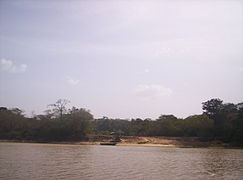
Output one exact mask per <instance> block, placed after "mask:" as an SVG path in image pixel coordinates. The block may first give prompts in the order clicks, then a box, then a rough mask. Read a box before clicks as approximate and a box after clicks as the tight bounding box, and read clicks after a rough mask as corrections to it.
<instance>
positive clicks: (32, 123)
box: [0, 99, 243, 145]
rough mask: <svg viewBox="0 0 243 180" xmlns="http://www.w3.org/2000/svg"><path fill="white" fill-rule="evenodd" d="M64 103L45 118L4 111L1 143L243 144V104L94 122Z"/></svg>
mask: <svg viewBox="0 0 243 180" xmlns="http://www.w3.org/2000/svg"><path fill="white" fill-rule="evenodd" d="M68 103H69V101H68V100H64V99H60V100H58V101H57V102H56V103H54V104H51V105H49V106H48V107H49V109H48V110H47V111H46V112H45V114H42V115H36V116H34V117H32V118H29V117H25V116H24V115H23V112H22V111H21V110H20V109H18V108H14V109H8V108H6V107H1V108H0V139H19V140H34V141H47V142H48V141H77V140H88V137H89V135H90V134H96V135H101V134H102V135H104V134H110V133H111V132H119V133H120V134H123V135H126V136H177V137H198V138H200V140H202V141H209V140H221V141H223V142H233V143H236V144H241V145H242V142H243V103H239V104H233V103H223V101H222V100H221V99H211V100H208V101H206V102H203V103H202V110H203V113H202V114H199V115H192V116H189V117H187V118H184V119H182V118H177V117H176V116H174V115H161V116H159V117H158V118H157V119H155V120H152V119H140V118H137V119H131V120H125V119H111V118H108V117H103V118H99V119H94V117H93V115H92V114H91V112H90V111H89V110H86V109H84V108H76V107H72V108H71V109H67V108H66V105H67V104H68Z"/></svg>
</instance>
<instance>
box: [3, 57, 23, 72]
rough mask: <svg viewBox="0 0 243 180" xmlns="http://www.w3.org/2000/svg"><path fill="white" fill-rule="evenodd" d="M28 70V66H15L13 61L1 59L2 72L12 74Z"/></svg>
mask: <svg viewBox="0 0 243 180" xmlns="http://www.w3.org/2000/svg"><path fill="white" fill-rule="evenodd" d="M26 69H27V65H26V64H21V65H19V66H17V65H15V64H14V63H13V62H12V61H11V60H7V59H4V58H3V59H1V60H0V70H1V71H6V72H10V73H23V72H25V71H26Z"/></svg>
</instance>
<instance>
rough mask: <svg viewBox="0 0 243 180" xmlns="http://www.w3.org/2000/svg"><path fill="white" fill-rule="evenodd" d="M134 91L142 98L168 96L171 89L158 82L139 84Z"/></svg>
mask: <svg viewBox="0 0 243 180" xmlns="http://www.w3.org/2000/svg"><path fill="white" fill-rule="evenodd" d="M135 93H136V94H137V95H138V96H139V97H141V98H142V99H144V100H149V99H156V98H161V97H164V96H170V95H171V93H172V90H171V89H170V88H166V87H163V86H161V85H158V84H140V85H138V86H137V87H136V88H135Z"/></svg>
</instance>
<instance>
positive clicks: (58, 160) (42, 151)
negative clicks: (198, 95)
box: [0, 143, 243, 180]
mask: <svg viewBox="0 0 243 180" xmlns="http://www.w3.org/2000/svg"><path fill="white" fill-rule="evenodd" d="M242 157H243V150H242V149H211V148H210V149H206V148H201V149H200V148H174V147H173V148H171V147H133V146H98V145H58V144H31V143H0V179H21V180H30V179H37V180H44V179H68V180H70V179H75V180H76V179H80V180H86V179H87V180H101V179H104V180H109V179H111V180H113V179H114V180H115V179H116V180H127V179H128V180H129V179H132V180H139V179H141V180H142V179H145V180H147V179H148V180H157V179H158V180H161V179H162V180H163V179H165V180H173V179H180V180H183V179H185V180H190V179H196V180H198V179H203V180H204V179H220V180H221V179H227V180H229V179H234V180H236V179H243V172H242V169H243V168H242V164H243V160H242V159H243V158H242Z"/></svg>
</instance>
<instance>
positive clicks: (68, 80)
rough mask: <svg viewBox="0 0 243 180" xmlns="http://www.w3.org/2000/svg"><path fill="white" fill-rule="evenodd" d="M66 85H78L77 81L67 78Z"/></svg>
mask: <svg viewBox="0 0 243 180" xmlns="http://www.w3.org/2000/svg"><path fill="white" fill-rule="evenodd" d="M67 83H68V84H71V85H77V84H78V83H79V80H78V79H74V78H72V77H67Z"/></svg>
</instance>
